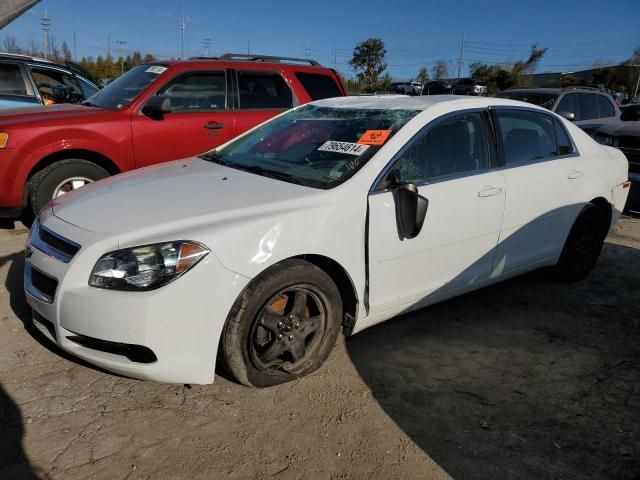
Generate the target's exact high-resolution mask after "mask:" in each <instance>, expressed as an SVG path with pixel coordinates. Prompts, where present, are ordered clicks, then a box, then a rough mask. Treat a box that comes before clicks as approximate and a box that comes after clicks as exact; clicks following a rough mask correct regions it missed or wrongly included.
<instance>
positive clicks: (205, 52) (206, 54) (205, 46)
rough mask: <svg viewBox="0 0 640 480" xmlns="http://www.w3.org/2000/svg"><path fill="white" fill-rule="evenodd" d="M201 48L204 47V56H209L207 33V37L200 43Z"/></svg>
mask: <svg viewBox="0 0 640 480" xmlns="http://www.w3.org/2000/svg"><path fill="white" fill-rule="evenodd" d="M202 46H203V47H204V56H205V57H208V56H209V47H210V46H211V37H210V36H209V34H208V33H207V36H206V37H204V41H203V42H202Z"/></svg>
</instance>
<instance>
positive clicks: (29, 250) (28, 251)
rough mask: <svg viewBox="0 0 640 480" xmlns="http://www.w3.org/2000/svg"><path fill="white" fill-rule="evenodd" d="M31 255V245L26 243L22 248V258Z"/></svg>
mask: <svg viewBox="0 0 640 480" xmlns="http://www.w3.org/2000/svg"><path fill="white" fill-rule="evenodd" d="M31 255H33V250H32V249H31V245H27V246H26V247H25V248H24V258H30V257H31Z"/></svg>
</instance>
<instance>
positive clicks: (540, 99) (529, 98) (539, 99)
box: [496, 91, 558, 110]
mask: <svg viewBox="0 0 640 480" xmlns="http://www.w3.org/2000/svg"><path fill="white" fill-rule="evenodd" d="M496 97H498V98H509V99H511V100H519V101H521V102H527V103H533V104H534V105H538V106H539V107H542V108H546V109H548V110H551V107H553V104H554V103H556V99H557V98H558V95H557V94H555V93H542V92H509V91H506V92H500V93H498V95H496Z"/></svg>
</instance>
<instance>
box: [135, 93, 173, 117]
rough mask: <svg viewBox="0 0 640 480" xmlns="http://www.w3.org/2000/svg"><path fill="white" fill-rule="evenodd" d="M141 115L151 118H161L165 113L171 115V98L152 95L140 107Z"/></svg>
mask: <svg viewBox="0 0 640 480" xmlns="http://www.w3.org/2000/svg"><path fill="white" fill-rule="evenodd" d="M142 113H143V114H145V115H146V116H147V117H151V118H162V117H163V116H164V115H165V113H171V97H165V96H164V95H154V96H153V97H151V98H150V99H149V100H148V101H147V103H145V104H144V107H142Z"/></svg>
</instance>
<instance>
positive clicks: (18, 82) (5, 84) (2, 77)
mask: <svg viewBox="0 0 640 480" xmlns="http://www.w3.org/2000/svg"><path fill="white" fill-rule="evenodd" d="M0 94H3V95H26V94H27V87H26V86H25V84H24V79H23V78H22V72H20V67H19V66H18V65H16V64H15V63H0Z"/></svg>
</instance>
